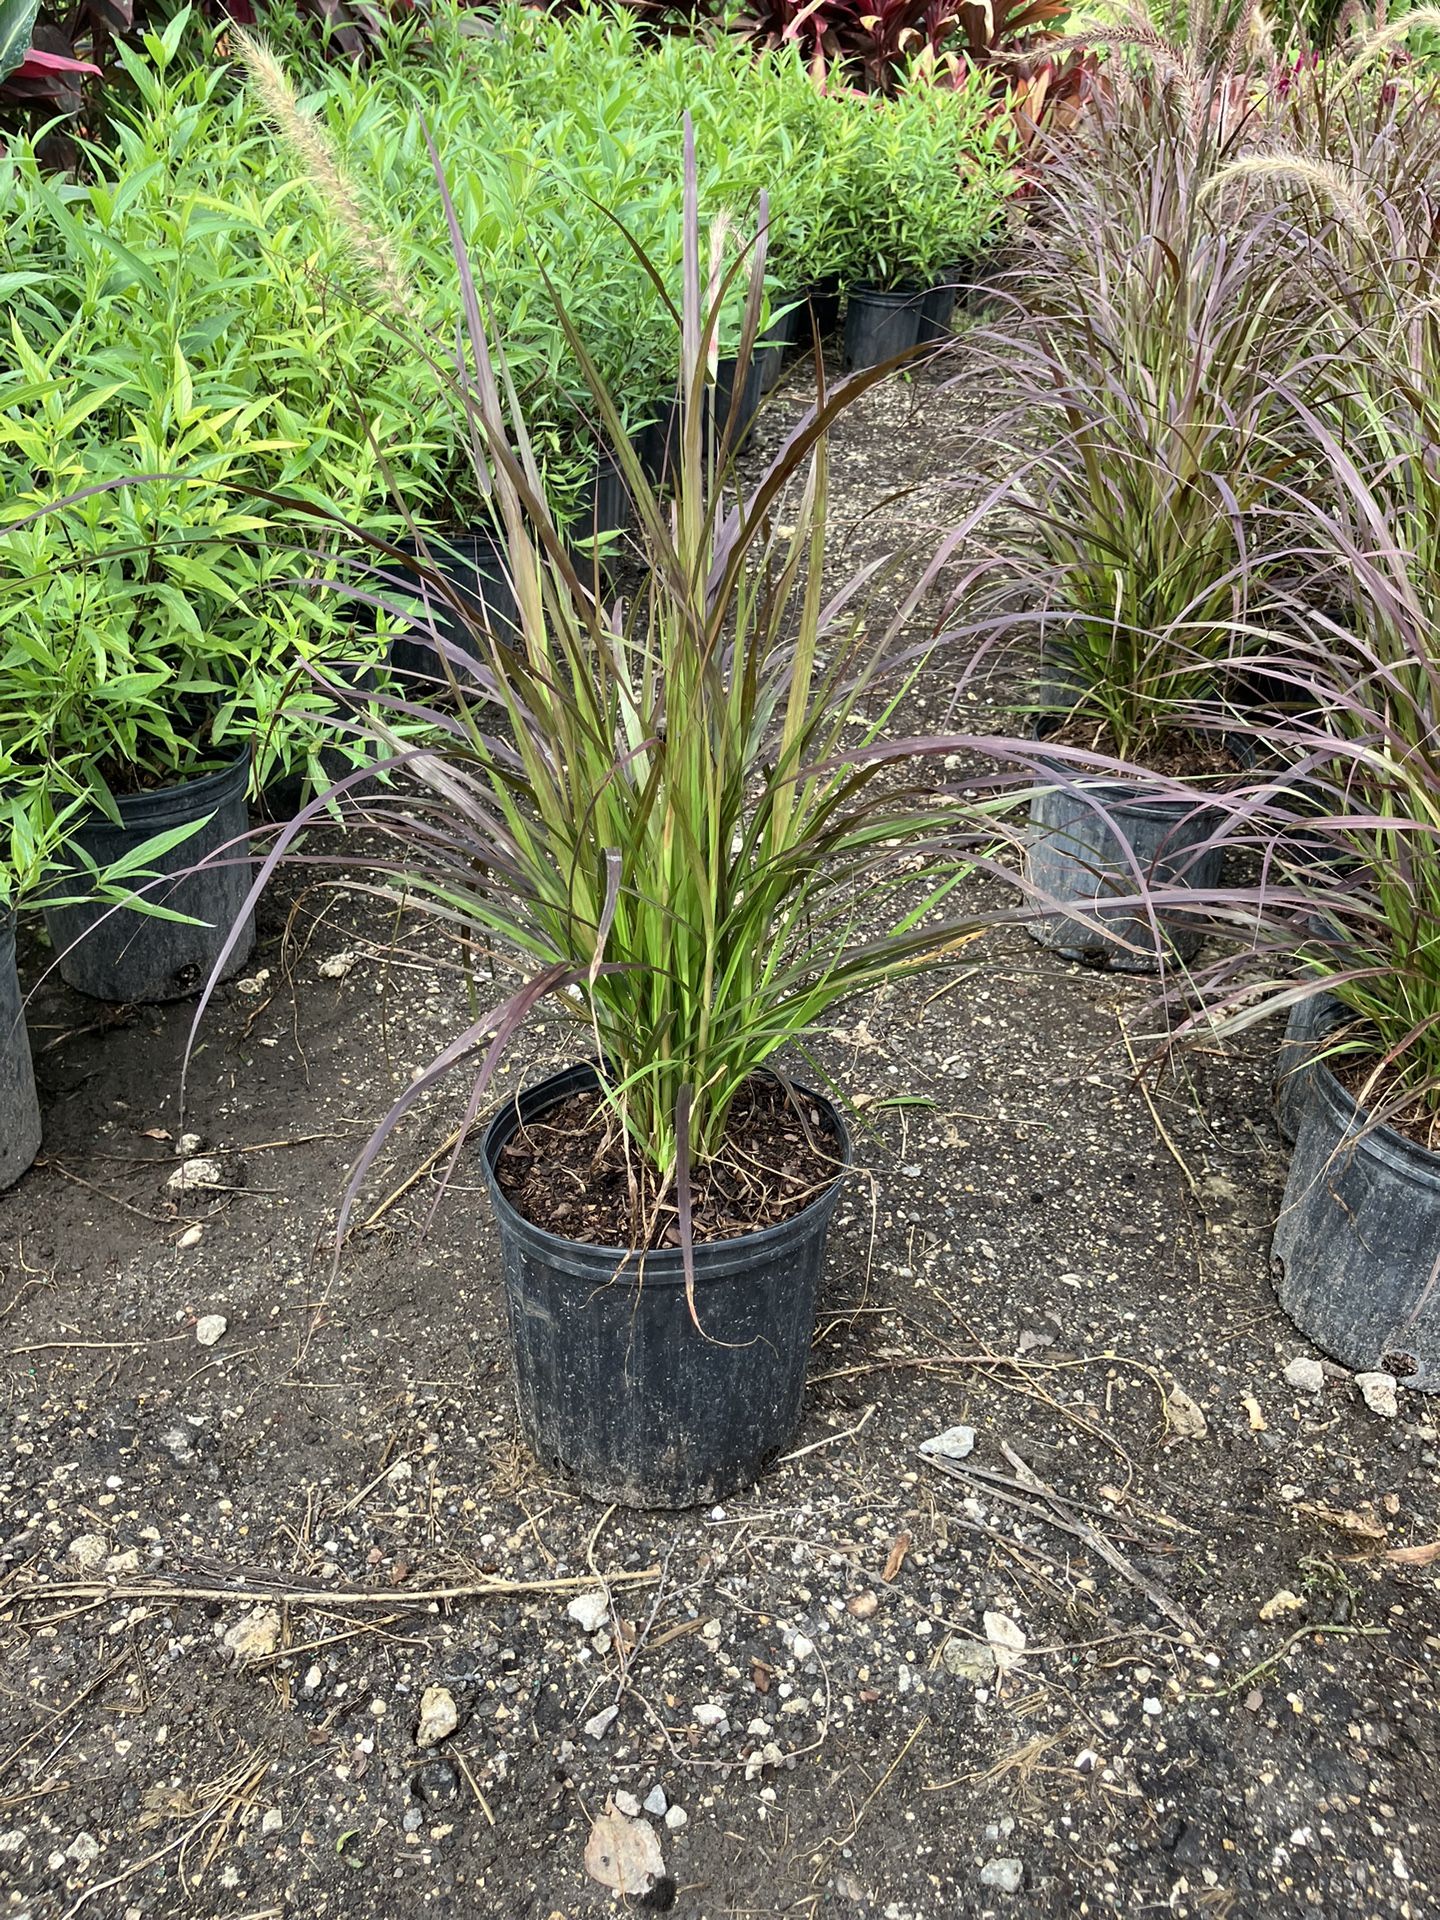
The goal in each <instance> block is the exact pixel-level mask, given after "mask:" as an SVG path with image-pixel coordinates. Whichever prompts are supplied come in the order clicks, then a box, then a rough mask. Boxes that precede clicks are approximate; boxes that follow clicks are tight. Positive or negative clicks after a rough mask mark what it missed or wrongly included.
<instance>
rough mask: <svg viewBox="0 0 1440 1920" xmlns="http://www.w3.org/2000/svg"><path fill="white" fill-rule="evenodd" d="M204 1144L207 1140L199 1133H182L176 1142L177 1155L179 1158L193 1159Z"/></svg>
mask: <svg viewBox="0 0 1440 1920" xmlns="http://www.w3.org/2000/svg"><path fill="white" fill-rule="evenodd" d="M204 1145H205V1142H204V1140H203V1139H202V1138H201V1136H200V1135H199V1134H198V1133H182V1134H181V1136H180V1138H179V1139H178V1140H177V1141H176V1142H175V1157H176V1159H177V1160H191V1159H193V1158H194V1157H195V1155H196V1154H197V1153H199V1152H200V1150H201V1148H202V1147H203V1146H204Z"/></svg>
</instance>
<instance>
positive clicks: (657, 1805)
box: [644, 1786, 670, 1820]
mask: <svg viewBox="0 0 1440 1920" xmlns="http://www.w3.org/2000/svg"><path fill="white" fill-rule="evenodd" d="M669 1805H670V1802H669V1801H668V1800H667V1799H666V1798H665V1789H664V1788H663V1787H659V1786H656V1787H652V1788H651V1789H650V1791H649V1793H647V1794H646V1796H645V1801H644V1806H645V1811H646V1813H653V1814H654V1816H655V1818H656V1819H657V1820H663V1819H664V1817H665V1813H666V1810H667V1808H668V1807H669Z"/></svg>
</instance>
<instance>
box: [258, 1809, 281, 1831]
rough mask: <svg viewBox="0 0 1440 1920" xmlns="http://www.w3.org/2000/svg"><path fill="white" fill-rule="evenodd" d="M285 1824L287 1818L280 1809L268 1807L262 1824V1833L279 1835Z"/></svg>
mask: <svg viewBox="0 0 1440 1920" xmlns="http://www.w3.org/2000/svg"><path fill="white" fill-rule="evenodd" d="M284 1824H285V1816H284V1814H283V1813H281V1811H280V1809H279V1808H278V1807H267V1808H266V1809H265V1814H264V1817H263V1819H262V1820H261V1822H260V1831H261V1832H262V1833H278V1832H279V1831H280V1829H281V1827H283V1826H284Z"/></svg>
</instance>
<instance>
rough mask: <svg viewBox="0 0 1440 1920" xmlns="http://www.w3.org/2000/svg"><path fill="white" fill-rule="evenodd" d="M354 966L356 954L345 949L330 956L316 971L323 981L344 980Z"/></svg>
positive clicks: (347, 948)
mask: <svg viewBox="0 0 1440 1920" xmlns="http://www.w3.org/2000/svg"><path fill="white" fill-rule="evenodd" d="M354 964H355V955H354V953H353V952H352V951H351V950H350V948H349V947H345V948H342V950H341V951H340V952H339V953H332V954H330V955H328V956H327V957H326V958H325V959H324V960H322V961H321V962H320V964H319V966H317V967H316V969H315V971H316V972H317V973H318V974H319V976H320V978H321V979H322V980H343V979H344V978H345V976H346V974H347V973H349V971H350V969H351V968H352V967H353V966H354Z"/></svg>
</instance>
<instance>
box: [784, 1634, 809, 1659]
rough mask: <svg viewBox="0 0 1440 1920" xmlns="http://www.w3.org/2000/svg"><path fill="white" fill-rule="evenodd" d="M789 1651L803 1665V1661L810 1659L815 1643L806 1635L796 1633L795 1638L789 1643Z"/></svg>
mask: <svg viewBox="0 0 1440 1920" xmlns="http://www.w3.org/2000/svg"><path fill="white" fill-rule="evenodd" d="M790 1651H791V1652H792V1653H793V1654H794V1656H795V1658H796V1659H797V1660H799V1661H801V1662H802V1663H803V1662H804V1661H806V1660H808V1659H809V1658H810V1656H811V1654H813V1653H814V1651H815V1642H814V1641H813V1640H811V1639H810V1638H808V1636H807V1635H805V1634H803V1633H797V1634H796V1636H795V1638H794V1639H793V1640H792V1641H791V1642H790Z"/></svg>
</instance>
